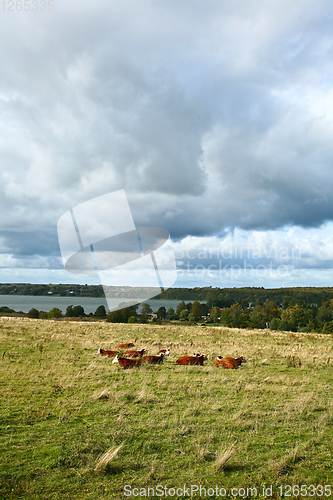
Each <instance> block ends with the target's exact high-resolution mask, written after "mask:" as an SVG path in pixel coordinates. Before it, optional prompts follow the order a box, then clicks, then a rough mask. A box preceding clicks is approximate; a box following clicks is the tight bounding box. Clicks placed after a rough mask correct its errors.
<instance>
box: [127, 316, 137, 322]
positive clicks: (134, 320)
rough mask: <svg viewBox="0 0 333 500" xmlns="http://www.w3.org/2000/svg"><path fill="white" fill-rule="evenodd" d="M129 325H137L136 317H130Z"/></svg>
mask: <svg viewBox="0 0 333 500" xmlns="http://www.w3.org/2000/svg"><path fill="white" fill-rule="evenodd" d="M127 323H136V317H135V316H130V317H129V318H128V321H127Z"/></svg>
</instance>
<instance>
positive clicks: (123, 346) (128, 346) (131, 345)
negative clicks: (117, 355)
mask: <svg viewBox="0 0 333 500" xmlns="http://www.w3.org/2000/svg"><path fill="white" fill-rule="evenodd" d="M131 347H134V344H133V342H130V343H129V344H118V345H116V349H130V348H131Z"/></svg>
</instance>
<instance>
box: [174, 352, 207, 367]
mask: <svg viewBox="0 0 333 500" xmlns="http://www.w3.org/2000/svg"><path fill="white" fill-rule="evenodd" d="M207 359H208V358H207V356H205V355H204V354H201V355H200V356H181V357H180V358H178V359H177V361H176V363H177V364H178V365H200V366H203V362H204V361H206V360H207Z"/></svg>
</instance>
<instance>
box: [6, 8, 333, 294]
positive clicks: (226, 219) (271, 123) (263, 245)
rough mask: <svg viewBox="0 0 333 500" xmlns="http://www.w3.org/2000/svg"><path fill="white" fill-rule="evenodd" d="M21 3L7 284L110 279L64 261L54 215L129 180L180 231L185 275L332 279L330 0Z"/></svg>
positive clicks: (139, 214) (147, 223) (9, 150)
mask: <svg viewBox="0 0 333 500" xmlns="http://www.w3.org/2000/svg"><path fill="white" fill-rule="evenodd" d="M10 5H11V2H8V0H6V1H5V2H2V4H1V9H2V11H1V16H0V47H1V48H0V282H1V283H8V282H9V283H14V282H28V283H90V284H99V276H98V275H97V274H95V275H89V276H83V275H74V274H70V273H68V272H67V271H66V270H65V269H64V265H63V261H62V259H61V254H60V249H59V242H58V236H57V222H58V220H59V218H60V217H61V216H62V215H63V214H64V213H66V212H67V211H68V210H71V209H72V208H73V207H75V206H77V205H79V204H81V203H84V202H86V201H88V200H90V199H93V198H95V197H97V196H102V195H104V194H107V193H111V192H114V191H117V190H122V189H124V190H125V192H126V196H127V199H128V203H129V206H130V209H131V213H132V216H133V220H134V221H135V225H136V226H137V227H161V228H165V229H167V230H168V231H169V233H170V236H171V239H172V241H173V244H174V250H175V256H176V264H177V274H178V277H177V281H176V283H175V285H174V286H181V287H194V286H213V287H229V286H234V287H239V286H262V287H265V288H276V287H289V286H331V285H332V283H333V281H332V280H333V271H332V268H333V236H332V234H333V175H332V173H333V140H332V137H333V85H332V83H333V30H332V26H333V9H332V3H331V0H317V1H316V2H313V0H293V2H290V1H289V0H288V1H287V0H269V1H267V0H265V1H264V0H205V2H203V1H199V0H182V1H181V2H180V1H175V0H164V1H163V0H140V2H138V1H134V0H122V1H119V0H95V1H94V2H91V1H86V0H80V1H79V0H71V1H70V2H65V1H64V0H45V1H44V0H27V1H26V3H25V4H24V5H25V7H26V10H24V9H22V10H18V9H19V8H20V2H16V3H15V5H14V7H13V9H14V10H13V11H12V10H10ZM28 6H29V7H30V10H28V8H27V7H28ZM44 8H45V11H43V9H44Z"/></svg>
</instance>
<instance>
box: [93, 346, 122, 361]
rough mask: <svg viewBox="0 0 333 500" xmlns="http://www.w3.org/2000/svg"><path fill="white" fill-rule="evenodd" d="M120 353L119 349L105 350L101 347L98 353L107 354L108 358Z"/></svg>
mask: <svg viewBox="0 0 333 500" xmlns="http://www.w3.org/2000/svg"><path fill="white" fill-rule="evenodd" d="M118 353H119V351H105V350H104V349H102V348H101V347H100V348H99V349H98V351H97V354H100V355H101V356H107V357H108V358H113V357H114V356H116V355H117V354H118Z"/></svg>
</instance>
